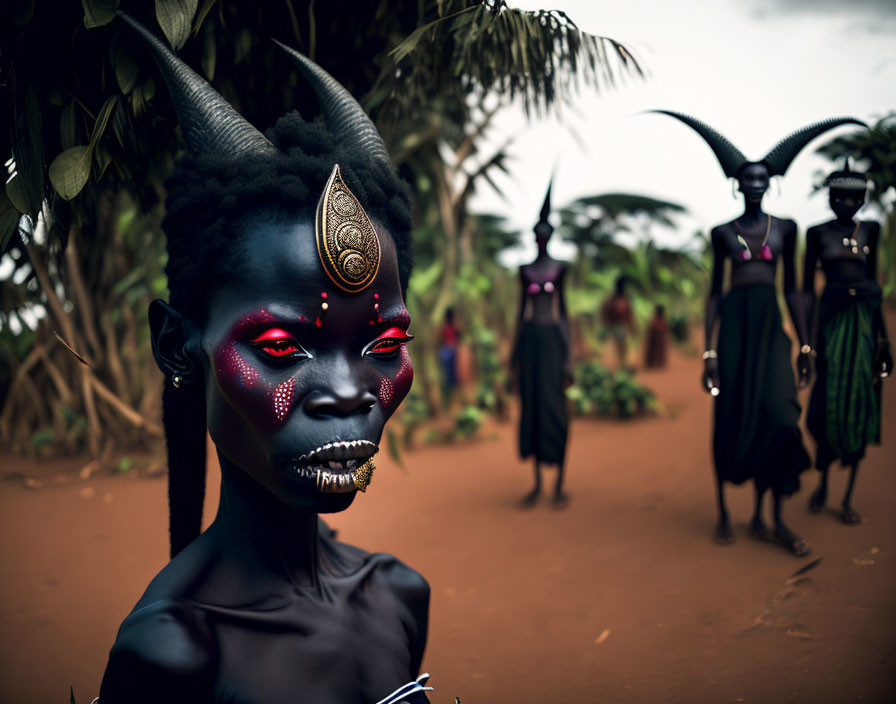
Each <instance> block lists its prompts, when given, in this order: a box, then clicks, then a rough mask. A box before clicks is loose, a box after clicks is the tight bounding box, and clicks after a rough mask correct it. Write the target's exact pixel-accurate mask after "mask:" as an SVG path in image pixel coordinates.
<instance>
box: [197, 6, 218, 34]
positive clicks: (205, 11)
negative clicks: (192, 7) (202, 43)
mask: <svg viewBox="0 0 896 704" xmlns="http://www.w3.org/2000/svg"><path fill="white" fill-rule="evenodd" d="M214 4H215V0H205V2H204V3H202V7H201V8H199V12H197V13H196V21H195V22H193V34H194V35H196V34H199V30H200V29H201V28H202V23H203V22H205V17H206V15H208V13H209V10H211V9H212V6H213V5H214Z"/></svg>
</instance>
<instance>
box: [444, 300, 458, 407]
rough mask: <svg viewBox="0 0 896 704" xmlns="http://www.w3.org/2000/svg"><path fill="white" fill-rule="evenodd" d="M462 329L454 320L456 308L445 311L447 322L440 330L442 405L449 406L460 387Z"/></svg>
mask: <svg viewBox="0 0 896 704" xmlns="http://www.w3.org/2000/svg"><path fill="white" fill-rule="evenodd" d="M459 344H460V330H459V329H458V327H457V325H456V324H455V322H454V308H449V309H448V310H446V311H445V322H443V323H442V327H441V328H440V330H439V362H440V363H441V365H442V406H443V408H448V407H449V406H450V405H451V401H452V399H453V398H454V392H455V391H456V390H457V387H458V376H457V348H458V345H459Z"/></svg>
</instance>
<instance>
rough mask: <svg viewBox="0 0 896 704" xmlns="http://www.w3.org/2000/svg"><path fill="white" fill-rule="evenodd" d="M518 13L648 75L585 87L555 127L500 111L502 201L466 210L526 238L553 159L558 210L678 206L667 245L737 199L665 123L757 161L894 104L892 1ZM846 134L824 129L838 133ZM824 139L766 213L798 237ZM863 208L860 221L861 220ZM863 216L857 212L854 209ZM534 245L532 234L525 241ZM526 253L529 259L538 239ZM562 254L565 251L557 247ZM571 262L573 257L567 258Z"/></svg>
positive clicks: (700, 148)
mask: <svg viewBox="0 0 896 704" xmlns="http://www.w3.org/2000/svg"><path fill="white" fill-rule="evenodd" d="M511 5H513V6H514V7H519V8H521V9H535V8H537V7H543V8H547V7H550V8H553V9H558V10H563V11H565V12H566V13H567V14H568V15H569V16H570V17H571V18H572V19H573V20H574V21H575V22H576V23H577V24H578V25H579V27H580V28H581V29H583V30H585V31H588V32H591V33H594V34H600V35H604V36H609V37H612V38H614V39H616V40H619V41H622V42H623V43H625V44H626V45H627V46H629V47H630V48H631V49H633V50H634V51H635V52H636V53H637V56H638V58H639V59H640V60H641V62H642V64H644V66H645V67H646V68H647V69H648V71H649V73H650V75H649V77H648V79H647V80H646V81H644V82H641V83H631V82H630V84H629V85H627V86H622V87H620V88H619V89H618V90H615V91H612V92H609V93H605V94H603V95H599V96H598V95H595V94H594V92H593V91H585V90H583V91H582V93H581V94H580V96H579V98H578V99H577V101H576V103H575V105H574V106H573V107H572V109H568V110H566V111H565V114H564V116H563V120H557V119H548V120H541V121H532V122H527V121H526V119H525V118H524V116H523V114H522V111H521V110H520V109H518V108H514V107H511V108H508V109H506V110H505V111H504V112H503V113H502V114H501V116H500V120H499V121H498V122H497V127H496V129H495V131H494V133H493V136H492V140H493V143H494V144H495V145H498V144H499V143H500V142H501V141H502V140H503V139H505V138H506V137H507V136H508V135H510V134H513V133H518V138H517V139H516V141H515V142H514V143H513V145H512V147H511V153H512V154H513V156H514V159H513V161H512V162H511V163H510V165H509V168H510V171H511V176H510V178H505V179H503V180H502V181H501V185H502V187H503V189H504V198H503V199H502V198H500V197H498V196H496V195H495V194H494V192H492V191H487V190H483V191H482V192H480V193H478V194H477V195H476V197H475V199H474V201H473V208H474V210H478V211H482V212H492V213H496V214H500V215H504V216H505V217H507V219H508V221H509V222H510V223H511V225H512V226H513V227H515V228H517V229H520V230H523V231H526V232H531V227H532V225H533V224H534V222H535V220H536V219H537V214H538V210H539V206H540V204H541V199H542V198H543V196H544V191H545V188H546V185H547V180H548V178H549V173H550V169H551V166H552V164H553V163H554V161H555V159H558V158H559V167H558V174H557V179H556V182H555V184H554V194H555V204H556V205H563V204H566V203H568V202H570V201H572V200H574V199H575V198H578V197H581V196H585V195H591V194H596V193H604V192H611V191H627V192H635V193H643V194H646V195H650V196H654V197H658V198H664V199H667V200H672V201H676V202H679V203H681V204H683V205H685V206H686V207H687V208H688V210H689V211H690V212H691V216H690V217H686V218H680V219H679V221H680V224H681V228H680V231H679V232H678V233H675V232H657V239H658V240H660V241H662V242H664V243H669V244H677V243H681V242H684V241H686V240H689V239H690V237H691V234H692V233H693V232H694V231H695V230H697V229H700V230H708V229H709V228H710V227H711V226H713V225H715V224H718V223H720V222H724V221H726V220H730V219H731V218H733V217H735V216H736V215H737V214H738V213H739V207H740V201H739V200H738V201H735V200H734V199H733V198H732V196H731V187H730V184H729V182H728V181H727V180H726V179H725V178H724V176H723V174H722V171H721V168H720V167H719V165H718V162H717V161H716V159H715V157H714V155H713V154H712V152H711V151H710V149H709V147H708V146H707V145H706V143H705V142H703V140H702V139H700V137H699V136H698V135H697V134H696V133H695V132H693V130H691V129H690V128H688V127H686V126H685V125H683V124H682V123H680V122H678V121H676V120H673V119H672V118H670V117H667V116H663V115H643V114H639V113H641V112H642V111H644V110H648V109H651V108H665V109H670V110H676V111H678V112H683V113H689V114H692V115H694V116H696V117H698V118H699V119H701V120H703V121H704V122H707V123H708V124H710V125H711V126H713V127H715V128H716V129H717V130H719V131H720V132H721V133H722V134H724V135H725V136H726V137H728V139H730V140H731V141H732V142H733V143H734V144H735V146H737V147H738V148H739V149H740V150H741V151H742V152H744V154H745V155H746V156H747V158H749V159H757V160H758V159H760V158H762V157H763V156H764V155H765V154H766V153H767V152H768V151H769V149H771V147H772V146H774V144H775V143H776V142H777V141H778V140H779V139H781V138H782V137H784V136H785V135H787V134H789V133H790V132H792V131H794V130H796V129H798V128H800V127H803V126H805V125H807V124H809V123H812V122H815V121H817V120H821V119H825V118H828V117H834V116H840V115H852V116H855V117H858V118H859V119H861V120H865V121H866V122H869V123H870V122H871V121H873V120H874V119H875V118H876V117H879V116H882V115H884V114H886V113H887V112H888V111H889V110H892V109H896V0H662V1H661V0H625V1H624V2H598V1H596V0H567V1H564V0H548V1H547V2H528V1H523V0H515V1H514V2H511ZM852 129H856V128H854V127H851V126H847V127H841V128H838V129H837V130H835V131H832V132H830V133H828V134H827V137H828V138H830V137H832V136H834V135H836V134H846V133H848V132H849V131H850V130H852ZM824 142H825V136H822V137H820V138H818V139H816V140H815V141H814V142H812V143H811V144H810V145H809V147H808V148H807V149H806V150H804V151H803V152H802V153H801V154H800V156H799V157H797V159H796V161H795V162H794V163H793V165H792V166H791V168H790V170H789V171H788V172H787V176H786V177H784V178H783V179H781V180H780V188H781V194H780V195H778V187H777V185H775V184H773V185H772V188H771V189H770V190H769V193H768V195H767V196H766V200H765V206H766V209H767V210H768V211H769V212H771V213H772V214H774V215H780V216H787V217H792V218H794V219H795V220H796V221H797V223H798V224H799V226H800V229H801V230H802V231H805V229H806V228H807V227H808V226H810V225H813V224H816V223H818V222H821V221H823V220H825V219H827V218H828V216H829V210H828V208H827V203H826V199H825V197H824V196H823V195H821V194H819V195H816V196H813V197H810V195H809V194H810V191H811V186H812V183H813V175H814V174H815V173H816V172H817V171H819V170H823V169H827V168H828V167H827V162H826V160H824V159H823V158H821V157H818V156H816V155H815V154H814V150H815V149H816V148H817V147H818V146H819V145H821V144H823V143H824ZM865 214H867V213H865ZM860 215H861V214H860ZM526 241H527V242H530V240H529V238H528V237H527V238H526ZM530 245H531V248H530V249H529V250H528V251H527V252H526V253H525V254H524V255H523V257H524V258H525V257H528V256H531V253H533V252H534V243H532V242H530ZM557 253H559V254H561V255H563V254H564V253H565V252H564V251H563V250H562V249H558V250H557ZM566 254H568V253H566Z"/></svg>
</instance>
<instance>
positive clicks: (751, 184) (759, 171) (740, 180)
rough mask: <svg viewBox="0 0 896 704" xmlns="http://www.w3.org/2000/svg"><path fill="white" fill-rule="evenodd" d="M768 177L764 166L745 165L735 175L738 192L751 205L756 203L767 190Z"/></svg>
mask: <svg viewBox="0 0 896 704" xmlns="http://www.w3.org/2000/svg"><path fill="white" fill-rule="evenodd" d="M768 184H769V175H768V169H767V168H766V167H765V165H764V164H747V165H746V166H744V167H743V168H742V169H741V170H740V171H739V172H738V174H737V187H738V190H739V191H740V192H741V193H743V194H744V198H746V199H747V200H748V201H750V202H751V203H758V202H759V201H761V200H762V196H764V195H765V192H766V191H767V190H768Z"/></svg>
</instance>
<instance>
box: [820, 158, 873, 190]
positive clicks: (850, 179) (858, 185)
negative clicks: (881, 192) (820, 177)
mask: <svg viewBox="0 0 896 704" xmlns="http://www.w3.org/2000/svg"><path fill="white" fill-rule="evenodd" d="M824 185H825V186H827V187H828V188H833V189H834V190H840V191H862V192H864V191H865V190H866V189H867V188H868V177H867V176H866V175H865V174H863V173H861V172H859V171H853V170H852V169H850V168H849V157H846V159H845V160H844V162H843V168H842V169H841V170H839V171H833V172H831V173H830V174H829V175H828V177H827V178H826V179H825V182H824Z"/></svg>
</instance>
